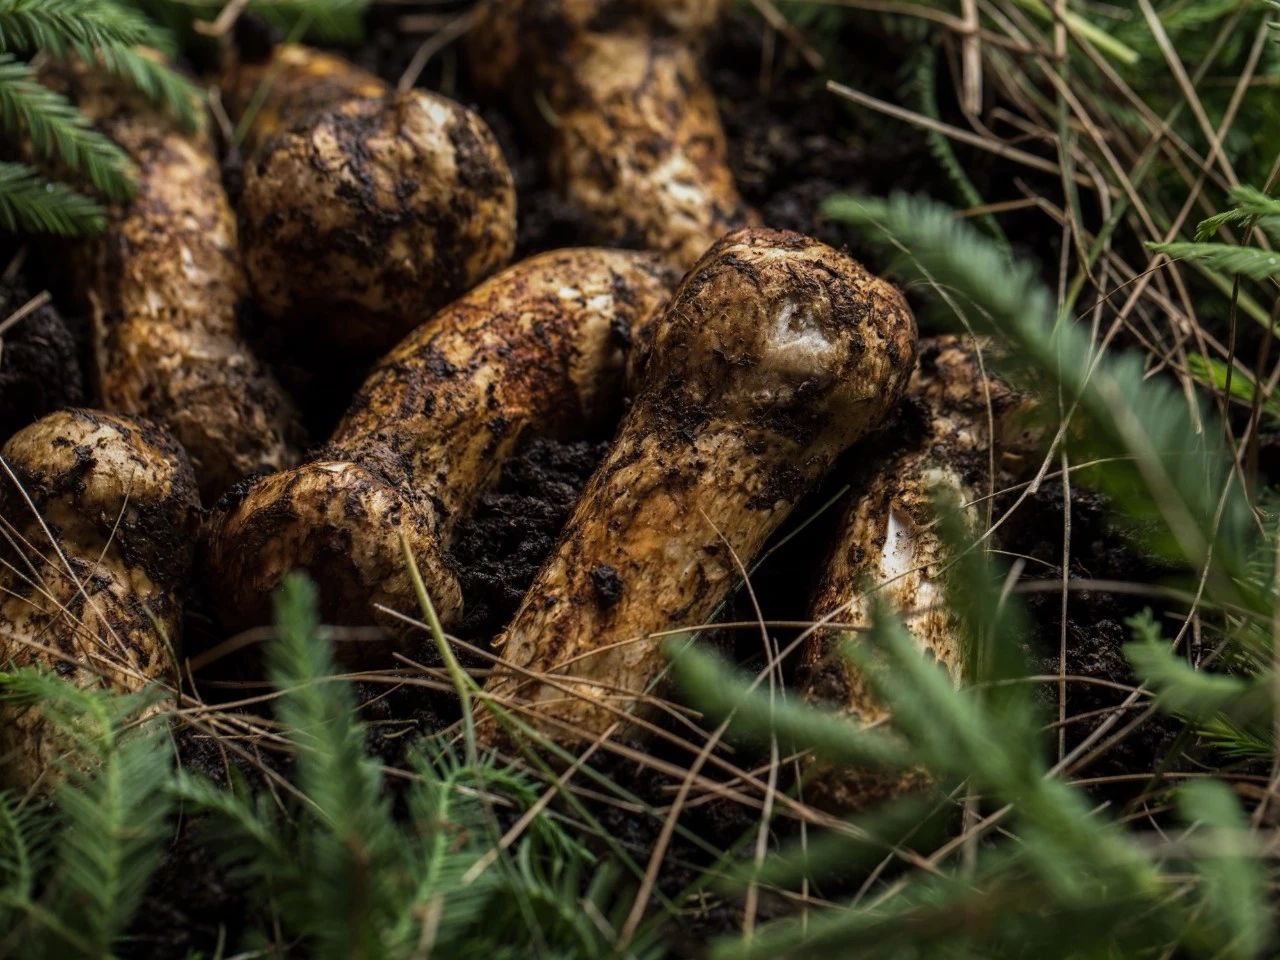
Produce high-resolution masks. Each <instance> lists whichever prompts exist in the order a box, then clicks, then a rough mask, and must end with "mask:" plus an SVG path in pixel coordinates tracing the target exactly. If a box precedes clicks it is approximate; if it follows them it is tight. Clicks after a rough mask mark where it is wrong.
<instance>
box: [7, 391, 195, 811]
mask: <svg viewBox="0 0 1280 960" xmlns="http://www.w3.org/2000/svg"><path fill="white" fill-rule="evenodd" d="M0 457H3V461H4V464H5V466H6V467H7V469H6V470H5V471H4V472H3V476H0V518H3V526H4V529H5V532H6V534H7V536H6V537H4V538H2V539H0V557H3V560H4V563H3V564H2V565H0V587H2V589H0V666H8V665H12V666H15V667H25V666H34V665H39V666H44V667H47V668H49V669H52V670H53V671H54V672H55V673H57V674H58V675H59V676H61V677H64V678H68V679H71V680H72V681H73V682H75V683H76V684H79V685H81V686H90V685H102V686H107V687H111V688H114V689H117V690H121V691H136V690H140V689H141V688H142V687H143V686H145V685H146V684H147V683H150V682H161V683H167V684H173V685H176V683H177V680H178V676H177V665H176V658H175V650H176V648H177V645H178V642H179V637H180V629H181V615H182V600H183V596H184V592H185V590H186V587H187V580H188V577H189V574H190V570H191V563H192V544H193V543H194V542H195V536H196V530H197V527H198V525H199V521H200V505H199V499H198V496H197V493H196V486H195V478H194V476H193V474H192V470H191V464H190V463H189V461H188V460H187V456H186V454H185V453H184V452H183V450H182V448H181V447H180V446H179V445H178V443H177V441H176V440H175V439H174V438H173V437H172V435H170V434H169V433H168V432H167V431H165V430H164V429H163V428H161V427H160V426H158V425H156V424H155V423H152V422H150V421H147V420H142V419H138V418H132V417H125V416H117V415H113V414H107V413H101V412H98V411H94V410H85V409H71V410H64V411H60V412H58V413H53V414H50V415H48V416H46V417H44V418H43V419H41V420H38V421H36V422H35V423H34V424H31V425H30V426H28V427H26V428H25V429H23V430H20V431H19V432H18V433H16V434H14V435H13V437H11V438H10V439H9V442H8V443H6V444H5V445H4V448H3V451H0ZM66 749H67V744H66V743H65V742H64V741H63V739H62V738H60V737H59V736H57V735H56V734H55V733H54V731H53V729H52V727H51V725H50V724H49V722H48V721H47V720H46V719H45V718H43V717H42V716H41V714H40V713H39V711H38V710H35V709H25V710H24V709H22V708H20V707H16V706H12V705H6V706H4V707H3V708H2V709H0V771H2V772H3V779H4V780H6V781H7V782H9V783H12V784H16V785H20V786H22V787H24V788H25V787H27V786H30V785H31V784H33V783H35V782H36V780H37V779H38V778H39V777H40V776H41V775H42V774H44V773H45V771H51V770H54V769H56V766H57V761H58V759H59V757H60V756H61V755H62V753H64V752H65V750H66Z"/></svg>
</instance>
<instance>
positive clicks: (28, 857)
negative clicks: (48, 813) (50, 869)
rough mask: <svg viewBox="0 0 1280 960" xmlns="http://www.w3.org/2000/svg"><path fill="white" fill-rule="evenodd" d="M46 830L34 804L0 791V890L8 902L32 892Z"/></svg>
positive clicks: (30, 894)
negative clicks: (19, 801) (19, 800)
mask: <svg viewBox="0 0 1280 960" xmlns="http://www.w3.org/2000/svg"><path fill="white" fill-rule="evenodd" d="M47 832H48V831H47V825H46V824H45V822H44V820H43V818H41V816H40V810H39V806H38V805H37V804H33V803H28V804H20V803H18V801H17V800H16V799H15V798H14V797H13V796H12V795H11V794H8V793H0V890H3V891H4V893H5V896H6V899H7V900H8V901H9V902H11V903H20V902H22V901H25V900H29V899H31V897H33V896H34V895H35V890H36V879H37V876H38V874H39V869H40V865H41V863H42V862H43V859H44V857H43V848H44V846H45V845H46V844H47Z"/></svg>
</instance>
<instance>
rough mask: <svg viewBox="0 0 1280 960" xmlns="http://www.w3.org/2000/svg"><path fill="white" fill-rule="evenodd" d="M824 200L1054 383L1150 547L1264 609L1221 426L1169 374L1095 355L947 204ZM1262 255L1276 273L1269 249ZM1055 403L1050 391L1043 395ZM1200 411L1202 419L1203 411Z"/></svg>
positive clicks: (1084, 451)
mask: <svg viewBox="0 0 1280 960" xmlns="http://www.w3.org/2000/svg"><path fill="white" fill-rule="evenodd" d="M825 210H826V211H827V213H828V214H829V215H830V216H832V217H834V218H836V219H842V220H844V221H845V222H847V223H849V224H851V225H853V226H856V227H858V228H859V229H860V230H862V231H863V232H864V235H865V237H866V238H867V239H869V240H874V241H877V242H879V243H880V244H881V245H883V246H884V247H885V248H886V249H888V250H890V251H893V252H895V253H897V255H898V256H897V260H898V264H899V266H900V268H901V269H904V270H906V271H908V272H909V273H910V274H911V275H912V276H913V277H918V278H921V279H923V280H924V281H925V282H927V283H929V284H931V285H933V286H936V287H937V288H939V289H941V290H944V291H946V293H947V296H948V299H949V302H951V303H955V304H956V305H957V307H958V309H960V310H961V311H962V313H963V314H964V316H965V318H966V319H967V321H968V322H969V323H971V324H973V325H974V327H975V328H978V329H984V330H989V331H991V332H992V333H993V334H994V335H995V336H996V337H997V338H998V339H999V340H1000V341H1002V342H1003V344H1004V346H1005V348H1006V349H1005V351H1004V353H1005V354H1006V358H1005V360H1004V361H1003V365H1004V367H1005V368H1006V369H1007V370H1008V371H1009V372H1010V374H1011V376H1013V377H1014V378H1015V379H1019V380H1021V381H1022V382H1025V383H1026V385H1027V386H1028V388H1029V389H1031V390H1033V391H1034V392H1037V393H1039V392H1042V391H1045V390H1053V389H1054V388H1055V387H1060V388H1061V389H1062V391H1063V394H1064V396H1065V397H1066V398H1067V400H1068V401H1069V402H1072V403H1074V404H1076V405H1077V406H1076V417H1077V420H1076V426H1077V427H1078V428H1079V429H1078V431H1076V430H1073V435H1074V436H1073V438H1072V440H1071V442H1072V443H1073V444H1076V445H1077V446H1078V448H1079V450H1080V453H1081V455H1082V456H1084V457H1085V458H1089V459H1094V458H1108V459H1110V460H1112V461H1113V463H1112V464H1109V465H1108V466H1107V467H1106V468H1105V469H1102V470H1099V471H1098V472H1097V474H1096V476H1097V479H1098V482H1099V483H1101V484H1102V485H1103V486H1105V487H1106V489H1107V490H1108V491H1109V492H1110V493H1111V494H1112V495H1113V497H1114V498H1115V500H1116V503H1117V505H1118V507H1119V508H1120V509H1121V510H1123V511H1124V512H1125V513H1127V514H1128V515H1129V516H1130V517H1131V518H1132V519H1133V520H1135V521H1137V522H1139V523H1147V524H1151V530H1152V533H1151V542H1150V543H1148V547H1149V548H1150V549H1152V550H1156V551H1160V552H1163V553H1165V554H1166V555H1168V556H1170V557H1171V558H1174V559H1177V560H1179V561H1182V562H1187V563H1190V564H1192V565H1194V566H1195V567H1197V568H1198V567H1199V566H1200V565H1201V564H1203V563H1204V562H1205V561H1206V559H1208V557H1209V556H1210V555H1212V557H1213V559H1214V565H1213V567H1212V568H1211V581H1210V582H1211V594H1213V595H1215V596H1218V597H1219V598H1220V599H1222V600H1223V601H1224V602H1240V603H1246V604H1248V605H1250V606H1251V607H1256V608H1257V609H1259V610H1267V611H1269V609H1270V605H1269V601H1268V600H1266V599H1265V598H1263V597H1262V596H1260V594H1259V593H1258V592H1257V591H1256V590H1254V589H1252V588H1251V587H1250V585H1249V584H1248V582H1247V581H1246V579H1245V576H1246V573H1247V571H1248V569H1249V565H1250V563H1251V561H1252V558H1253V557H1254V556H1255V553H1256V551H1255V542H1256V539H1257V537H1256V536H1255V534H1254V533H1253V532H1251V527H1250V524H1249V520H1248V518H1249V512H1248V506H1247V503H1246V502H1245V499H1244V494H1243V491H1242V490H1241V489H1240V487H1239V485H1238V484H1234V483H1232V482H1229V478H1228V473H1229V470H1230V462H1231V461H1230V459H1229V458H1228V457H1227V456H1226V455H1225V453H1224V449H1223V444H1222V441H1221V431H1220V430H1217V429H1215V428H1214V427H1212V426H1205V427H1204V429H1203V430H1200V429H1197V426H1196V424H1195V423H1194V422H1193V420H1192V415H1191V411H1190V410H1189V409H1188V407H1187V404H1186V401H1185V400H1184V399H1183V398H1182V397H1180V396H1178V394H1177V392H1176V389H1175V387H1174V386H1173V385H1172V384H1170V383H1168V382H1166V381H1163V380H1148V379H1147V378H1146V377H1145V375H1144V370H1143V364H1142V361H1141V359H1140V358H1138V357H1136V356H1132V355H1129V356H1126V355H1105V356H1101V357H1099V356H1096V355H1095V352H1094V347H1093V344H1092V343H1091V342H1090V339H1089V336H1088V334H1087V333H1086V332H1085V330H1084V329H1083V328H1081V327H1080V326H1079V325H1077V324H1076V323H1074V322H1073V321H1072V320H1071V318H1069V317H1066V318H1062V319H1061V320H1060V321H1059V320H1058V318H1057V316H1056V314H1057V311H1056V309H1055V308H1054V304H1053V300H1052V299H1051V297H1050V295H1049V291H1048V290H1047V289H1046V288H1045V287H1044V286H1043V284H1041V283H1040V281H1039V279H1038V277H1037V276H1036V274H1035V272H1034V271H1033V270H1032V269H1031V268H1030V267H1029V266H1028V265H1027V264H1025V263H1023V262H1011V261H1010V260H1009V258H1008V257H1007V256H1006V255H1005V254H1004V252H1003V251H1002V250H1000V249H999V247H997V246H996V245H995V244H993V243H992V242H991V241H990V240H989V239H988V238H986V237H984V236H982V235H981V234H980V233H978V232H977V231H976V230H974V229H973V227H972V226H970V225H969V224H967V223H964V222H962V221H960V220H958V219H957V218H956V216H955V215H954V213H953V212H952V211H951V210H948V209H947V208H946V207H943V206H941V205H940V204H937V203H934V202H932V201H929V200H926V199H923V198H914V197H908V196H904V195H897V196H894V197H893V198H891V199H889V200H887V201H885V200H873V199H863V198H854V197H835V198H832V199H831V200H829V201H828V203H827V204H826V205H825ZM1231 249H1232V250H1233V251H1234V250H1235V248H1231ZM1271 256H1272V259H1274V260H1275V261H1276V265H1277V272H1280V255H1271ZM993 277H1000V278H1001V282H1000V283H993V282H992V278H993ZM1055 406H1056V398H1054V400H1053V402H1052V403H1048V404H1046V407H1050V408H1052V407H1055ZM1200 416H1201V417H1202V418H1203V419H1211V418H1210V415H1209V413H1208V412H1207V411H1200ZM1224 490H1225V491H1226V493H1225V494H1224V493H1223V491H1224ZM1221 497H1225V499H1224V500H1223V501H1222V508H1221V514H1219V500H1220V498H1221ZM1267 615H1268V616H1269V615H1270V614H1269V613H1268V614H1267Z"/></svg>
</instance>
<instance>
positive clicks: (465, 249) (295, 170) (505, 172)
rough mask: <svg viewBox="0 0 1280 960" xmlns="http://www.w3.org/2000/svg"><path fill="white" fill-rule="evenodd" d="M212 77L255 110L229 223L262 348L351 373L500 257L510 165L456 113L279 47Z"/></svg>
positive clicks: (339, 64) (509, 216)
mask: <svg viewBox="0 0 1280 960" xmlns="http://www.w3.org/2000/svg"><path fill="white" fill-rule="evenodd" d="M226 82H227V84H228V91H229V95H228V101H229V102H230V103H231V105H232V108H233V109H234V110H237V111H244V112H248V111H251V110H253V109H254V106H255V104H257V105H258V110H257V113H256V114H253V115H252V120H251V122H252V126H251V128H250V129H252V130H254V134H253V137H252V139H251V145H252V148H253V152H252V153H251V155H250V156H249V159H248V163H247V164H246V167H245V182H244V191H243V193H242V194H241V197H240V221H241V232H242V234H243V244H242V245H243V249H244V259H245V265H246V268H247V269H248V272H249V279H250V281H251V283H252V287H253V292H254V297H255V299H256V301H257V303H258V306H259V307H260V308H261V309H262V310H263V312H265V313H266V314H267V315H268V316H269V317H271V318H272V320H273V321H274V323H275V324H276V325H277V326H278V327H279V330H278V331H277V334H276V337H275V340H276V341H278V343H276V344H275V345H274V346H275V349H274V350H273V352H276V351H279V352H287V351H288V350H289V349H290V345H291V343H292V344H293V345H294V346H295V347H296V348H297V349H299V350H302V351H304V352H307V353H315V354H317V355H318V356H319V357H320V358H321V360H322V362H327V363H334V364H336V365H337V366H339V367H340V368H341V369H344V370H350V369H351V368H352V367H353V366H356V367H358V368H360V369H364V367H365V365H367V363H368V362H370V361H372V360H373V359H375V358H376V357H377V356H379V355H381V354H382V353H383V352H385V351H386V350H387V349H389V348H390V347H391V346H393V345H394V344H395V343H396V342H397V341H399V340H400V338H401V337H403V336H404V335H405V334H407V333H408V332H409V331H410V330H412V329H413V328H414V327H416V326H417V325H418V324H420V323H421V322H422V321H423V319H424V318H425V317H427V316H430V314H431V313H432V312H433V311H435V310H437V309H439V308H440V307H442V306H444V305H445V304H446V303H448V302H449V301H451V300H452V299H454V298H455V297H457V296H459V295H460V294H462V293H465V292H466V291H467V290H470V289H471V288H472V287H473V286H475V285H476V284H477V283H479V282H480V281H481V280H483V279H484V278H486V277H488V276H489V275H490V274H492V273H493V272H494V271H496V270H498V269H500V268H501V267H503V266H505V265H506V264H507V262H508V261H509V260H510V259H511V254H512V251H513V250H514V249H515V203H516V200H515V187H514V184H513V181H512V176H511V171H510V169H509V168H508V166H507V163H506V161H505V159H504V158H503V156H502V151H501V150H500V149H499V147H498V144H497V141H496V140H495V139H494V136H493V134H492V132H491V131H490V130H489V128H488V126H487V125H486V124H485V122H484V121H483V120H481V119H480V117H479V116H477V115H476V114H475V113H473V112H472V111H470V110H468V109H466V108H465V107H463V106H461V105H460V104H457V103H454V102H453V101H452V100H449V99H448V98H446V97H441V96H438V95H436V94H433V93H427V92H425V91H422V90H411V91H408V92H406V93H403V94H398V93H395V92H394V91H392V90H391V89H389V88H388V87H386V85H385V84H383V83H382V82H381V81H379V80H378V79H377V78H376V77H373V76H371V75H370V74H368V73H366V72H365V71H363V70H360V69H359V68H357V67H355V66H354V65H352V64H349V63H346V62H345V61H343V60H341V59H340V58H336V57H333V56H331V55H328V54H321V53H318V52H317V51H313V50H308V49H306V48H304V47H297V46H289V45H286V46H283V47H279V48H277V50H276V52H275V53H274V54H273V56H272V58H271V60H270V61H269V62H268V63H266V64H265V65H253V64H250V65H247V66H242V67H240V68H239V69H237V70H233V71H231V73H230V75H229V76H228V78H227V80H226ZM255 98H257V99H256V100H255Z"/></svg>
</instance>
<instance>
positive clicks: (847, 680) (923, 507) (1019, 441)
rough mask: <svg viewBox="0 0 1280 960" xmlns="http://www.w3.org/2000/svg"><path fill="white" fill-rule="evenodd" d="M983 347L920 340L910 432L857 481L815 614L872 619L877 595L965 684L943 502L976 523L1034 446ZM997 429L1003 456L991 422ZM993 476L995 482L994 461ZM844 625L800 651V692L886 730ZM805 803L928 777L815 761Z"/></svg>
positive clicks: (876, 792) (900, 786) (886, 792)
mask: <svg viewBox="0 0 1280 960" xmlns="http://www.w3.org/2000/svg"><path fill="white" fill-rule="evenodd" d="M977 351H978V348H977V347H976V346H974V345H972V344H970V343H966V341H965V340H963V339H961V338H960V337H955V336H941V337H934V338H931V339H928V340H924V341H921V343H920V363H919V367H918V368H917V370H916V373H915V375H914V376H913V378H912V381H911V386H910V388H909V389H908V392H907V402H906V403H904V405H903V413H902V414H901V418H900V419H901V423H902V426H901V429H900V430H897V431H895V432H894V434H893V436H892V437H887V438H885V440H884V441H883V442H882V443H881V444H873V446H874V447H877V448H878V449H876V450H875V451H874V453H875V455H874V456H870V457H868V460H867V465H866V466H864V467H863V468H862V469H861V470H860V471H859V472H858V474H857V475H856V476H855V477H854V478H853V482H852V489H851V490H850V492H849V508H848V511H847V512H846V514H845V515H844V517H843V519H842V520H841V522H840V525H839V527H838V528H837V531H836V534H835V537H834V539H833V541H832V542H833V547H832V551H831V556H830V559H829V560H828V562H827V566H826V571H825V573H824V575H823V578H822V581H821V583H820V585H819V587H818V590H817V592H816V594H815V596H814V600H813V604H812V616H813V618H814V620H816V621H821V620H823V619H825V618H829V617H831V616H832V615H833V614H835V615H836V619H837V620H839V621H841V622H844V623H853V624H868V623H870V616H871V604H872V601H873V594H875V595H876V596H878V597H879V598H880V599H881V600H883V601H884V602H886V603H887V604H888V606H889V607H890V609H892V610H894V611H896V612H897V613H898V615H899V616H901V617H902V619H903V623H904V625H905V626H906V628H907V630H908V631H909V632H910V634H911V636H912V638H913V639H914V640H915V641H916V643H917V645H918V646H919V648H920V652H921V654H922V655H923V656H926V657H928V658H929V659H931V660H934V661H936V662H937V663H938V664H939V665H940V666H941V668H942V669H944V670H946V672H947V674H948V675H949V676H950V677H951V679H952V681H953V682H955V683H956V684H957V685H959V684H961V683H963V682H964V680H965V678H966V676H967V675H968V673H969V660H970V654H971V651H969V650H967V649H966V645H965V643H964V639H963V634H962V631H961V625H960V623H959V622H958V620H957V618H956V616H955V614H954V613H953V612H952V610H953V608H952V606H951V605H950V604H948V603H947V597H946V579H945V576H946V573H945V572H946V569H947V564H948V561H949V560H950V559H951V557H950V554H949V552H948V550H947V548H946V545H945V544H944V543H943V542H942V540H941V539H940V538H939V536H938V533H937V528H936V523H935V520H936V517H935V516H934V509H933V504H934V498H935V497H936V496H937V495H939V494H942V495H950V496H951V497H953V498H955V499H957V500H958V501H959V502H960V503H962V504H966V505H967V506H966V507H965V513H966V516H967V518H968V519H969V520H970V521H971V522H974V525H975V526H976V519H977V515H978V510H979V508H978V506H977V503H978V501H979V500H980V498H981V497H982V496H984V495H985V493H986V485H987V484H986V481H988V480H994V482H995V484H996V489H999V488H1001V487H1002V486H1004V485H1005V484H1006V483H1007V482H1008V481H1009V480H1010V479H1011V478H1013V477H1015V476H1017V474H1018V473H1019V471H1020V470H1021V468H1022V467H1023V465H1024V464H1025V462H1026V460H1027V457H1026V454H1028V453H1029V452H1030V450H1031V448H1032V447H1033V445H1034V434H1032V433H1031V432H1029V431H1028V430H1027V429H1026V422H1025V418H1024V417H1023V414H1024V413H1025V412H1026V411H1027V410H1028V408H1029V402H1028V401H1026V400H1024V399H1023V398H1022V397H1020V396H1019V395H1017V394H1015V393H1014V392H1013V391H1012V390H1011V389H1010V388H1009V387H1008V386H1007V385H1006V384H1005V383H1003V382H1002V381H1000V380H998V379H995V378H994V377H984V376H983V374H982V368H981V366H980V364H979V357H978V352H977ZM992 425H994V427H995V443H994V451H993V444H992V439H991V438H992V431H991V426H992ZM993 452H994V454H995V460H994V463H995V467H996V475H995V476H994V477H992V476H991V464H992V459H991V457H992V454H993ZM840 639H841V633H840V631H838V630H830V629H822V630H818V631H816V632H815V633H814V634H813V636H812V637H811V638H810V639H809V640H808V641H807V643H806V644H805V645H804V647H803V648H802V650H801V662H800V680H799V690H800V693H801V695H802V696H803V697H804V698H805V699H807V700H809V701H810V702H814V703H825V704H831V705H834V706H836V707H838V708H839V709H841V710H843V711H845V712H846V713H848V714H849V716H851V717H853V718H855V719H856V720H857V721H858V722H860V723H866V724H872V723H881V722H884V721H886V720H888V719H889V718H890V715H889V711H888V710H887V709H886V708H885V706H884V705H883V704H882V703H880V702H879V701H877V700H876V698H875V697H874V695H873V693H872V690H871V688H870V687H869V686H868V684H867V682H866V681H865V679H864V678H863V677H862V676H861V675H860V674H859V672H858V671H857V670H856V669H855V668H854V666H853V664H852V663H851V662H850V661H849V659H848V658H847V657H845V656H843V655H842V654H841V652H840V649H839V642H840ZM809 777H810V779H809V781H808V782H807V785H806V788H805V798H806V799H807V800H809V801H811V802H814V803H817V804H819V805H820V806H823V807H825V808H828V809H831V810H837V811H842V812H851V811H854V810H858V809H863V808H865V807H866V806H867V805H869V804H871V803H873V802H875V801H877V800H883V799H885V798H887V797H889V796H893V795H896V794H899V793H902V792H905V791H908V790H912V789H916V788H918V787H919V786H921V785H922V784H923V783H925V782H926V781H927V778H926V777H925V776H924V774H923V773H922V772H920V771H909V772H908V773H907V774H905V775H902V776H898V775H890V776H886V775H883V774H879V773H876V772H872V771H866V770H849V769H846V768H840V769H827V768H825V767H821V766H818V765H811V768H810V773H809Z"/></svg>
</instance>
